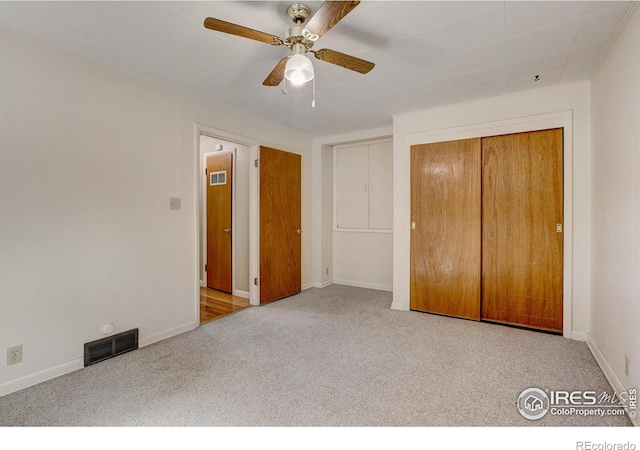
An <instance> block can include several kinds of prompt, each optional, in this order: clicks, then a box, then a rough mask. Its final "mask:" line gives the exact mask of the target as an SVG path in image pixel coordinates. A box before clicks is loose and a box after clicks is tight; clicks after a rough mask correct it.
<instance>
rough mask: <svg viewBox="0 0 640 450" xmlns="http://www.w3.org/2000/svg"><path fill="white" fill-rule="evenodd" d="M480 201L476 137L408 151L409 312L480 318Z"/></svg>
mask: <svg viewBox="0 0 640 450" xmlns="http://www.w3.org/2000/svg"><path fill="white" fill-rule="evenodd" d="M480 200H481V199H480V139H479V138H477V139H467V140H461V141H451V142H438V143H434V144H424V145H415V146H412V147H411V221H412V230H411V286H410V289H411V300H410V307H411V309H413V310H418V311H425V312H431V313H436V314H444V315H447V316H455V317H463V318H467V319H474V320H479V319H480V218H481V214H480ZM414 224H415V225H414Z"/></svg>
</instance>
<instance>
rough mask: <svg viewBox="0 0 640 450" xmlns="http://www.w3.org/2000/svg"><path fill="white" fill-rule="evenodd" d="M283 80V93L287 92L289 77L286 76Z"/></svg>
mask: <svg viewBox="0 0 640 450" xmlns="http://www.w3.org/2000/svg"><path fill="white" fill-rule="evenodd" d="M282 81H284V84H283V85H282V95H284V94H286V93H287V79H286V78H284V79H283V80H282Z"/></svg>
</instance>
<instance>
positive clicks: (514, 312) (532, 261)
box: [482, 129, 563, 332]
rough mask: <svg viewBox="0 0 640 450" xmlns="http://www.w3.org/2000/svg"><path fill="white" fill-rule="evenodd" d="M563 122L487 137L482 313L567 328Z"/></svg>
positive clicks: (504, 320)
mask: <svg viewBox="0 0 640 450" xmlns="http://www.w3.org/2000/svg"><path fill="white" fill-rule="evenodd" d="M562 170H563V169H562V129H554V130H545V131H536V132H530V133H520V134H512V135H505V136H494V137H488V138H484V139H482V319H483V320H490V321H496V322H502V323H508V324H517V325H524V326H527V327H530V328H537V329H543V330H550V331H560V332H561V331H562V233H561V232H559V231H561V229H557V225H558V224H560V226H561V224H562Z"/></svg>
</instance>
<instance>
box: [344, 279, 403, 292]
mask: <svg viewBox="0 0 640 450" xmlns="http://www.w3.org/2000/svg"><path fill="white" fill-rule="evenodd" d="M333 284H340V285H342V286H353V287H361V288H366V289H375V290H377V291H389V292H392V291H393V286H390V285H387V284H376V283H362V282H360V281H349V280H336V279H334V280H333Z"/></svg>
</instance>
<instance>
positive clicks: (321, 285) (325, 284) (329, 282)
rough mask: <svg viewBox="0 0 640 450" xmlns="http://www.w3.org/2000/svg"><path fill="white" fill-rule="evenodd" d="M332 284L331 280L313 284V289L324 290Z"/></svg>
mask: <svg viewBox="0 0 640 450" xmlns="http://www.w3.org/2000/svg"><path fill="white" fill-rule="evenodd" d="M332 284H333V280H327V281H324V282H322V283H313V287H314V288H320V289H322V288H326V287H327V286H331V285H332Z"/></svg>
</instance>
